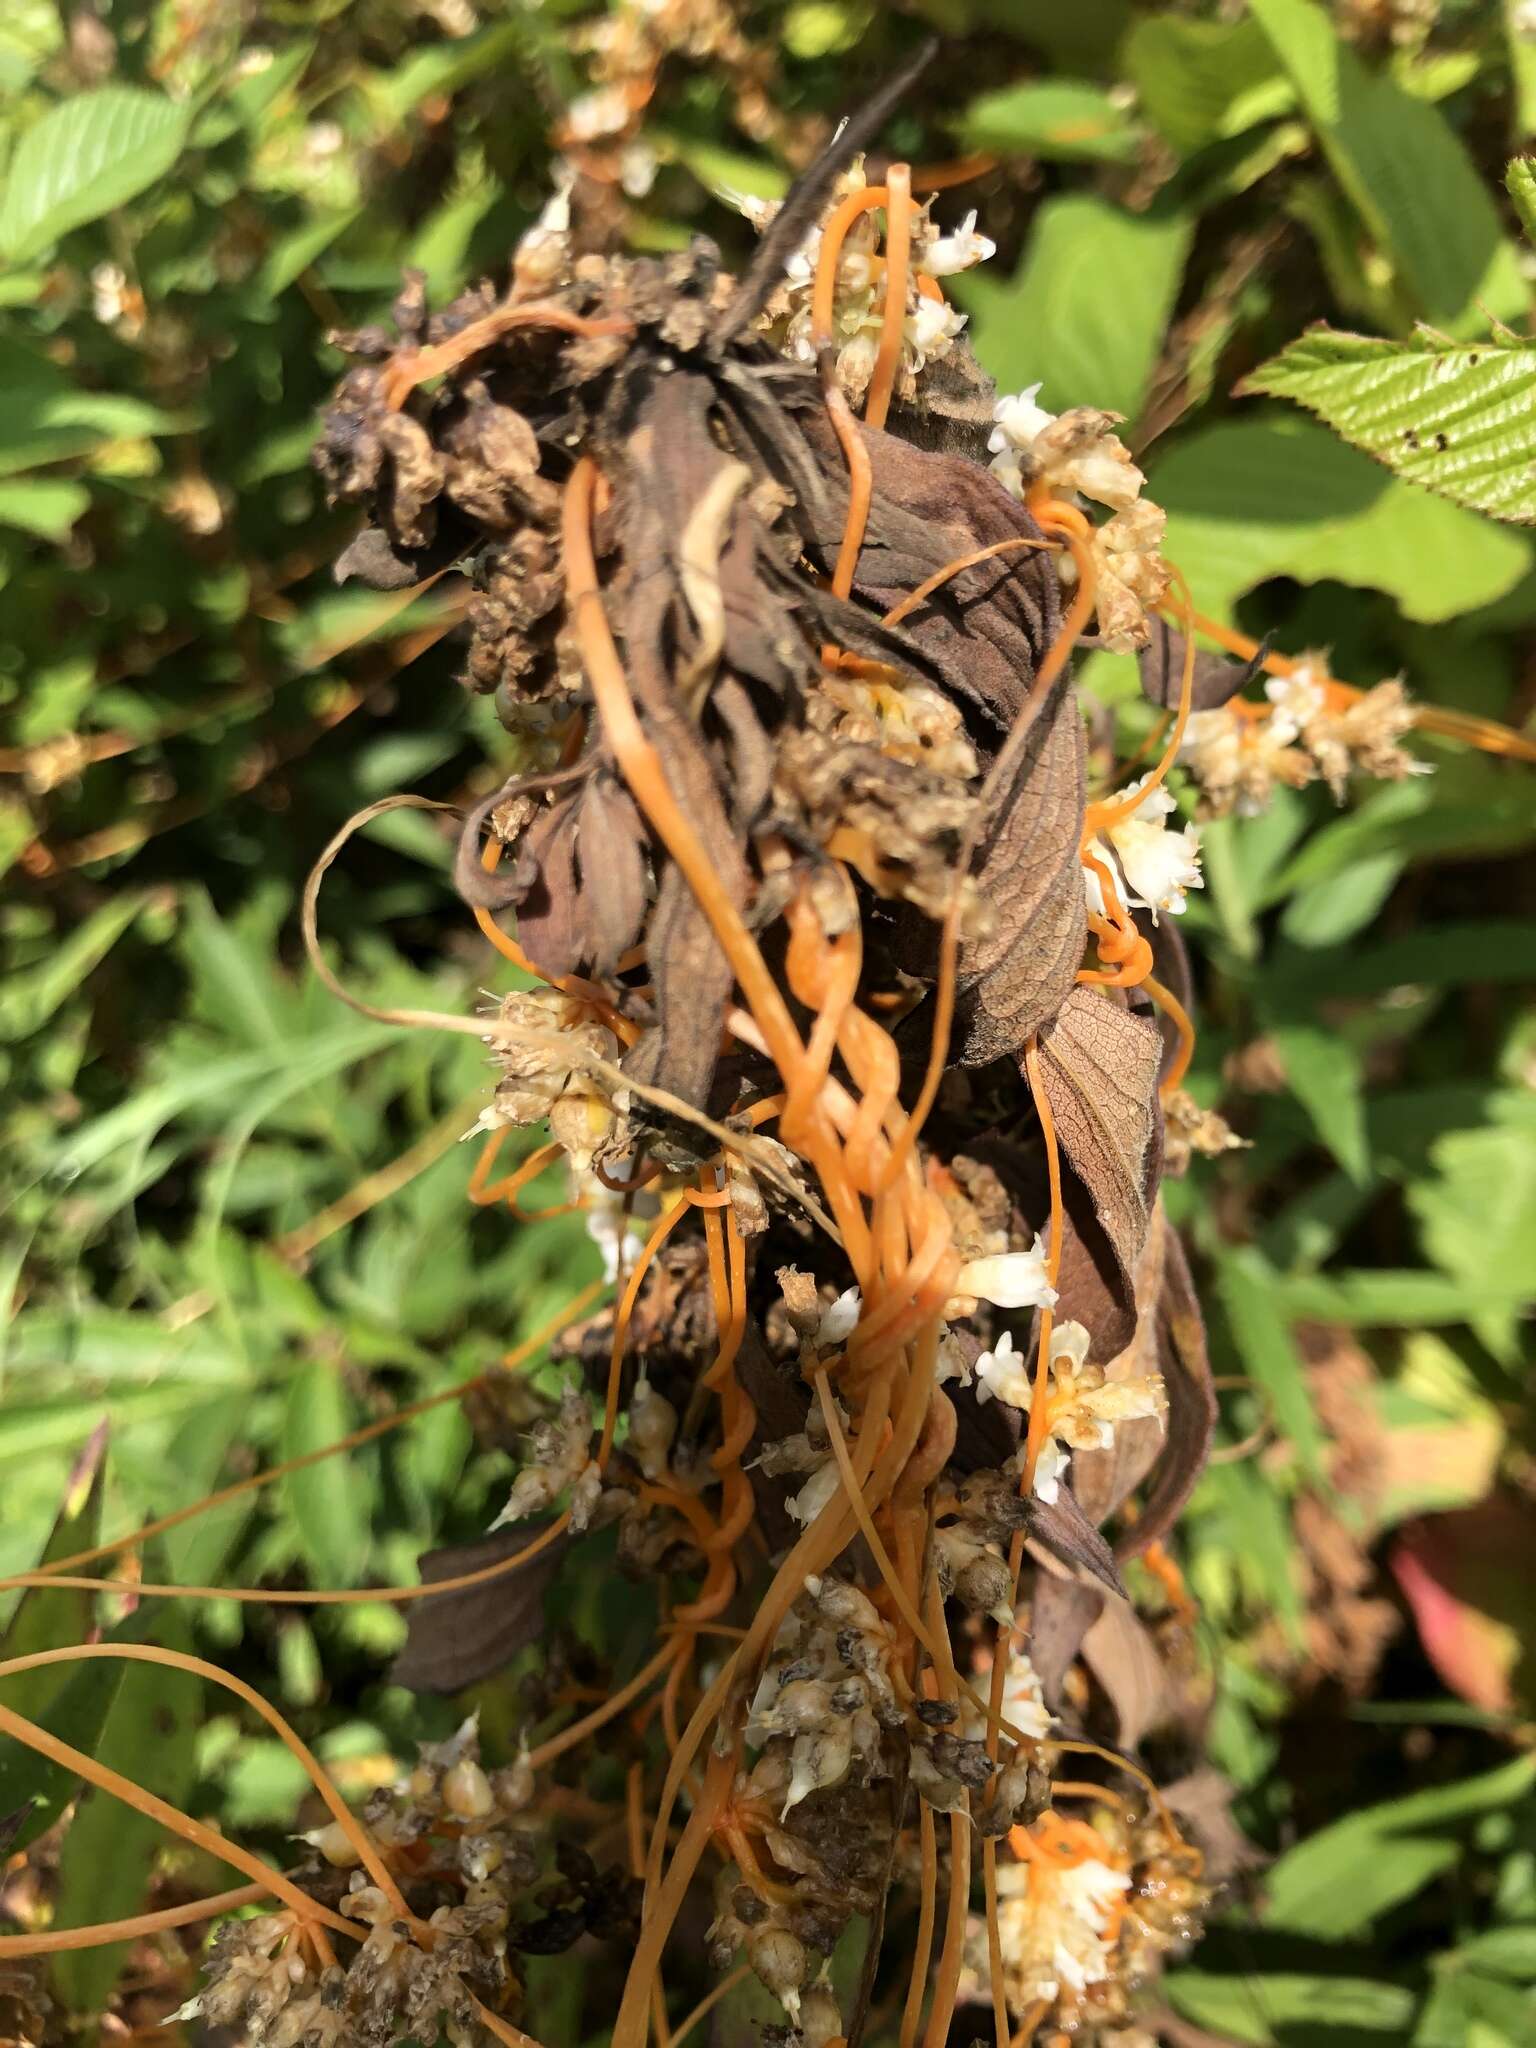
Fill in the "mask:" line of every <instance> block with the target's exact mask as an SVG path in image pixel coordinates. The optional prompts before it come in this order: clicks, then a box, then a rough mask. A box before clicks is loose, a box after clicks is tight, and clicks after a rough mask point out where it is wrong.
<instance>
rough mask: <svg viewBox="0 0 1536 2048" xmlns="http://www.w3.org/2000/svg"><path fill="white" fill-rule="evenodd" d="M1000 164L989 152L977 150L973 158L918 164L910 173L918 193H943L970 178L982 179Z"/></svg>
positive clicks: (957, 158) (963, 157)
mask: <svg viewBox="0 0 1536 2048" xmlns="http://www.w3.org/2000/svg"><path fill="white" fill-rule="evenodd" d="M1001 162H1002V158H1001V157H1000V156H994V155H993V154H992V152H991V151H990V150H978V151H977V152H976V153H975V155H974V156H962V157H955V158H953V159H952V160H951V161H950V162H949V163H942V164H918V165H917V167H916V168H915V169H914V171H913V173H912V184H913V188H914V190H916V191H918V192H945V191H948V189H949V188H950V186H951V185H965V184H969V182H970V180H971V179H972V178H984V177H985V176H986V175H987V173H988V171H995V170H996V169H997V167H998V165H999V164H1000V163H1001Z"/></svg>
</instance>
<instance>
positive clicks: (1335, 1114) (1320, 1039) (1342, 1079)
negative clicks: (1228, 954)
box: [1270, 1019, 1371, 1182]
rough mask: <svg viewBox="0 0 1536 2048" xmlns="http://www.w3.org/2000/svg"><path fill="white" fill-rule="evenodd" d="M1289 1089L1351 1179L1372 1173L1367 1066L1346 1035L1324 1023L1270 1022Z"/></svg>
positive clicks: (1357, 1179) (1360, 1180)
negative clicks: (1365, 1093) (1366, 1100)
mask: <svg viewBox="0 0 1536 2048" xmlns="http://www.w3.org/2000/svg"><path fill="white" fill-rule="evenodd" d="M1270 1031H1271V1036H1272V1037H1273V1039H1274V1042H1275V1049H1276V1051H1277V1052H1278V1053H1279V1055H1280V1064H1281V1065H1282V1066H1283V1067H1284V1069H1285V1078H1286V1080H1287V1081H1288V1082H1289V1083H1290V1087H1291V1092H1292V1094H1293V1095H1294V1096H1295V1097H1296V1099H1297V1101H1298V1102H1299V1103H1300V1104H1301V1106H1302V1108H1303V1109H1305V1111H1306V1112H1307V1115H1308V1116H1309V1117H1310V1118H1311V1119H1312V1123H1313V1127H1314V1128H1315V1130H1316V1132H1317V1135H1318V1137H1319V1138H1320V1139H1321V1140H1322V1142H1323V1144H1324V1145H1326V1146H1327V1148H1328V1150H1329V1151H1330V1152H1331V1153H1332V1154H1333V1156H1334V1158H1335V1159H1337V1160H1338V1162H1339V1164H1340V1166H1342V1167H1343V1169H1344V1171H1345V1172H1346V1173H1347V1174H1348V1175H1349V1177H1350V1178H1351V1180H1353V1181H1356V1182H1364V1181H1365V1180H1367V1179H1368V1178H1369V1177H1370V1170H1371V1162H1370V1151H1369V1147H1368V1146H1367V1143H1366V1136H1365V1108H1364V1099H1363V1091H1364V1081H1365V1077H1364V1070H1363V1067H1362V1064H1361V1060H1360V1055H1359V1053H1358V1052H1357V1051H1356V1050H1355V1048H1354V1047H1353V1046H1352V1045H1351V1044H1350V1043H1349V1042H1348V1040H1347V1039H1345V1038H1342V1037H1340V1035H1339V1034H1338V1032H1336V1031H1330V1030H1328V1029H1327V1028H1326V1026H1324V1025H1321V1024H1312V1023H1305V1022H1299V1021H1286V1022H1283V1021H1280V1020H1279V1019H1276V1020H1274V1021H1273V1022H1272V1023H1271V1026H1270Z"/></svg>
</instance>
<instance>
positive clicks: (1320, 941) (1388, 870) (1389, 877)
mask: <svg viewBox="0 0 1536 2048" xmlns="http://www.w3.org/2000/svg"><path fill="white" fill-rule="evenodd" d="M1402 872H1403V860H1402V857H1401V856H1400V855H1398V854H1396V853H1377V854H1367V855H1366V856H1365V857H1364V859H1362V860H1359V861H1356V862H1355V863H1354V865H1353V866H1352V867H1348V868H1346V869H1345V870H1344V872H1343V873H1342V874H1341V875H1339V876H1338V877H1337V878H1336V879H1335V880H1333V881H1330V882H1319V883H1316V884H1314V885H1313V886H1312V887H1311V888H1309V889H1299V890H1297V892H1296V894H1295V895H1294V896H1293V897H1292V898H1291V900H1290V902H1289V903H1287V905H1286V906H1285V913H1284V915H1283V916H1282V917H1281V919H1280V929H1281V931H1282V932H1284V934H1285V936H1286V937H1287V938H1288V939H1289V940H1290V941H1291V943H1292V944H1293V945H1296V946H1309V947H1311V946H1315V947H1331V946H1337V945H1338V944H1340V942H1341V941H1342V940H1344V939H1352V938H1353V937H1354V935H1355V933H1356V932H1358V931H1359V930H1361V929H1362V927H1363V926H1365V925H1368V924H1369V923H1370V922H1371V921H1372V919H1373V918H1374V917H1375V916H1376V913H1377V912H1378V911H1379V910H1380V909H1381V907H1382V905H1383V904H1384V903H1385V902H1386V900H1387V898H1388V897H1389V896H1390V895H1391V894H1392V891H1393V889H1394V888H1396V886H1397V880H1398V877H1399V876H1400V875H1401V874H1402ZM1329 964H1330V966H1331V965H1332V963H1331V962H1330V963H1329Z"/></svg>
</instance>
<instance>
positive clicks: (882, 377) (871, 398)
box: [864, 164, 912, 427]
mask: <svg viewBox="0 0 1536 2048" xmlns="http://www.w3.org/2000/svg"><path fill="white" fill-rule="evenodd" d="M885 191H886V198H885V263H886V269H885V307H884V311H883V312H882V314H881V319H880V347H879V351H878V353H877V354H876V356H875V367H874V372H873V374H872V376H871V377H870V380H869V395H868V397H867V398H866V399H865V401H864V417H865V419H866V420H867V421H868V423H869V424H870V426H872V427H883V426H884V425H885V422H886V416H887V414H888V413H889V412H890V409H891V399H892V396H893V395H894V393H895V390H896V373H897V371H898V370H899V369H900V368H901V344H902V336H903V333H904V330H905V328H906V324H907V282H908V278H909V276H910V273H911V255H912V173H911V170H910V168H909V166H908V165H906V164H892V165H891V167H890V169H889V170H888V171H887V172H886V174H885Z"/></svg>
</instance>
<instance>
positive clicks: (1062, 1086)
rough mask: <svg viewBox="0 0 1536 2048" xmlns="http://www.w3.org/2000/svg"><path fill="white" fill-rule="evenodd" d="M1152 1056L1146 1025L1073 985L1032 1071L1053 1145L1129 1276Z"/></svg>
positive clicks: (1140, 1204)
mask: <svg viewBox="0 0 1536 2048" xmlns="http://www.w3.org/2000/svg"><path fill="white" fill-rule="evenodd" d="M1161 1057H1162V1040H1161V1038H1160V1037H1159V1035H1158V1032H1157V1029H1156V1027H1155V1026H1154V1025H1152V1024H1149V1023H1147V1022H1146V1021H1145V1020H1144V1019H1143V1018H1140V1017H1136V1016H1133V1015H1132V1014H1131V1012H1130V1011H1129V1010H1128V1009H1126V1008H1125V1007H1124V1005H1123V1004H1121V1003H1118V1002H1116V1001H1115V1000H1114V998H1113V997H1111V996H1109V995H1107V994H1102V993H1100V992H1099V991H1098V990H1096V989H1093V988H1088V987H1084V986H1081V985H1080V986H1078V987H1076V988H1074V989H1073V990H1072V992H1071V994H1070V995H1069V996H1068V997H1067V999H1066V1001H1065V1002H1064V1003H1063V1005H1062V1007H1061V1011H1060V1014H1059V1015H1058V1016H1057V1017H1056V1018H1055V1019H1054V1020H1053V1021H1052V1022H1051V1023H1050V1024H1049V1025H1048V1026H1046V1027H1045V1028H1044V1029H1043V1030H1042V1031H1041V1033H1040V1067H1041V1074H1042V1077H1043V1079H1044V1083H1045V1093H1046V1099H1047V1101H1048V1102H1049V1103H1050V1107H1051V1115H1052V1117H1053V1118H1054V1119H1055V1123H1056V1134H1057V1137H1058V1138H1059V1140H1060V1142H1061V1149H1062V1152H1063V1154H1064V1155H1065V1157H1066V1160H1067V1163H1068V1164H1069V1165H1070V1166H1071V1168H1072V1170H1073V1172H1074V1173H1076V1175H1077V1177H1078V1178H1079V1180H1081V1181H1082V1183H1083V1185H1084V1186H1085V1187H1086V1188H1087V1190H1088V1193H1089V1195H1090V1196H1091V1197H1092V1200H1093V1206H1094V1211H1095V1213H1096V1215H1097V1216H1098V1219H1099V1221H1100V1223H1101V1224H1102V1225H1103V1227H1104V1231H1105V1234H1106V1235H1107V1236H1108V1238H1109V1241H1110V1244H1111V1245H1112V1247H1113V1248H1114V1252H1115V1256H1116V1257H1117V1258H1118V1259H1119V1261H1120V1264H1121V1266H1122V1267H1123V1268H1124V1270H1125V1272H1126V1274H1127V1275H1128V1276H1133V1275H1134V1273H1135V1270H1136V1262H1137V1260H1138V1258H1139V1257H1140V1255H1141V1248H1142V1245H1143V1244H1144V1243H1145V1241H1146V1235H1147V1221H1148V1217H1149V1215H1150V1213H1151V1200H1152V1193H1153V1189H1154V1188H1155V1186H1156V1179H1157V1165H1158V1160H1157V1151H1156V1144H1155V1141H1156V1138H1157V1133H1158V1113H1157V1074H1158V1067H1159V1064H1160V1062H1161Z"/></svg>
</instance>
